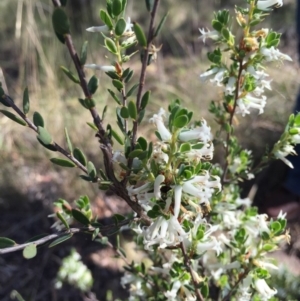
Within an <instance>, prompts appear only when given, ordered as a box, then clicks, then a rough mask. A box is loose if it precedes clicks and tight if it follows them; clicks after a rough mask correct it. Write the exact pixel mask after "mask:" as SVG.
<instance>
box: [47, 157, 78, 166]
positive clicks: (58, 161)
mask: <svg viewBox="0 0 300 301" xmlns="http://www.w3.org/2000/svg"><path fill="white" fill-rule="evenodd" d="M50 161H51V162H52V163H54V164H56V165H59V166H63V167H75V166H76V164H75V163H73V162H72V161H69V160H66V159H61V158H51V159H50Z"/></svg>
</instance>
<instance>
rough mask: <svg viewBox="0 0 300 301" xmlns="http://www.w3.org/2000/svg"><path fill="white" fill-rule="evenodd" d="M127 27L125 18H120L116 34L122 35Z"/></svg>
mask: <svg viewBox="0 0 300 301" xmlns="http://www.w3.org/2000/svg"><path fill="white" fill-rule="evenodd" d="M125 29H126V21H125V20H124V18H120V19H119V20H118V22H117V24H116V27H115V34H116V35H117V36H121V35H122V34H123V33H124V32H125Z"/></svg>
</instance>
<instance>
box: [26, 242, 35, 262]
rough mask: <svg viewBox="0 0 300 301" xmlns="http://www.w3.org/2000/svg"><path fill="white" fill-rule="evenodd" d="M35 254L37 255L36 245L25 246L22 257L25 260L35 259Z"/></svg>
mask: <svg viewBox="0 0 300 301" xmlns="http://www.w3.org/2000/svg"><path fill="white" fill-rule="evenodd" d="M36 253H37V249H36V244H30V245H28V246H26V247H25V249H24V250H23V257H24V258H26V259H31V258H33V257H35V255H36Z"/></svg>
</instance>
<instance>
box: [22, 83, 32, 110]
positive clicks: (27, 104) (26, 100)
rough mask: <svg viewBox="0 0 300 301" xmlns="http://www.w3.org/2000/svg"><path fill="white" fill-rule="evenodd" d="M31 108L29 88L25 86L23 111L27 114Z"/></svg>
mask: <svg viewBox="0 0 300 301" xmlns="http://www.w3.org/2000/svg"><path fill="white" fill-rule="evenodd" d="M29 109H30V102H29V93H28V88H25V90H24V93H23V113H24V114H25V115H26V114H27V113H28V112H29Z"/></svg>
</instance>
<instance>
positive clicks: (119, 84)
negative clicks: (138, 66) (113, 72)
mask: <svg viewBox="0 0 300 301" xmlns="http://www.w3.org/2000/svg"><path fill="white" fill-rule="evenodd" d="M112 84H113V85H114V87H116V88H117V89H118V90H119V91H121V90H122V89H123V83H122V82H121V81H119V80H117V79H113V80H112Z"/></svg>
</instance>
